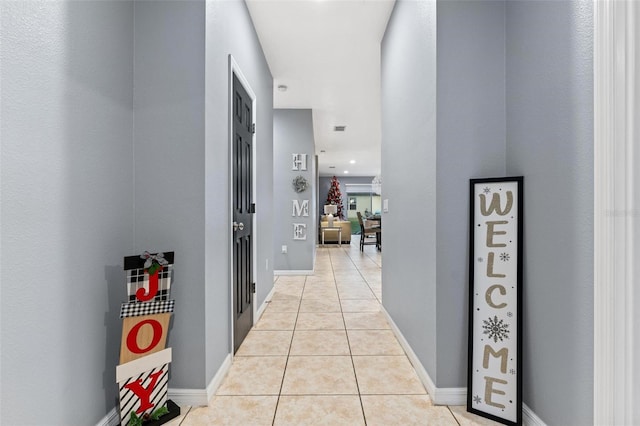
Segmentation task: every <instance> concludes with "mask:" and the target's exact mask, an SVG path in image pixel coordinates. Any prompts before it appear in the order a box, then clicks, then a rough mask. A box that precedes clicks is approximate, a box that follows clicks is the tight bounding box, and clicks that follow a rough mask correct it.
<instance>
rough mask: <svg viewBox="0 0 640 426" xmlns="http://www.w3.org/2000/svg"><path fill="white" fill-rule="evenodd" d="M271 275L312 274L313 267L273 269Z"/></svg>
mask: <svg viewBox="0 0 640 426" xmlns="http://www.w3.org/2000/svg"><path fill="white" fill-rule="evenodd" d="M273 275H313V269H300V270H297V271H296V270H290V269H287V270H283V271H273Z"/></svg>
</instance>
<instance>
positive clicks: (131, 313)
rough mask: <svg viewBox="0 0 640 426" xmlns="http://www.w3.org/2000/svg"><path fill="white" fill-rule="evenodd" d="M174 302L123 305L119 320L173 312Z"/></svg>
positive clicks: (159, 301)
mask: <svg viewBox="0 0 640 426" xmlns="http://www.w3.org/2000/svg"><path fill="white" fill-rule="evenodd" d="M175 302H176V301H175V300H157V301H154V302H144V303H123V304H122V306H121V308H120V318H129V317H139V316H142V315H154V314H165V313H167V312H173V307H174V305H175Z"/></svg>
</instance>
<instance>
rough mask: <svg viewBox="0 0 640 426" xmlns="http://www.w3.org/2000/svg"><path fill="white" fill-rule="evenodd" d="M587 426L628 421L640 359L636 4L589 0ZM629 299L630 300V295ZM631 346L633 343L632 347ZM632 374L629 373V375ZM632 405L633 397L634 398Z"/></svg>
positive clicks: (639, 10) (639, 25)
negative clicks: (590, 332)
mask: <svg viewBox="0 0 640 426" xmlns="http://www.w3.org/2000/svg"><path fill="white" fill-rule="evenodd" d="M593 7H594V342H593V343H594V345H593V346H594V352H593V358H594V375H593V382H594V401H593V402H594V408H593V410H594V411H593V418H594V424H609V425H624V424H632V423H633V421H634V419H633V417H634V415H635V413H634V399H636V400H637V399H638V398H640V395H634V382H635V378H636V377H639V376H638V371H634V356H636V357H637V356H640V353H638V352H640V351H639V350H638V348H639V346H638V344H639V343H640V330H638V329H635V330H634V324H633V323H634V311H637V310H638V309H639V308H640V303H639V302H638V300H640V299H638V298H637V297H638V296H637V295H636V296H634V282H637V281H638V277H639V276H640V268H638V267H637V266H635V265H634V256H638V253H639V252H640V238H639V235H640V234H639V233H638V230H639V229H640V227H639V226H638V218H639V217H640V210H639V208H640V202H639V198H640V197H638V195H637V194H639V191H640V172H639V171H638V170H636V168H637V166H636V161H634V159H638V154H639V153H638V151H637V146H638V145H635V146H634V140H635V141H638V135H639V134H640V126H638V125H637V123H636V125H635V127H634V119H635V120H636V121H637V118H638V115H639V114H640V95H638V93H639V92H638V89H639V88H638V86H637V85H638V84H640V82H638V81H634V79H633V77H632V76H634V75H637V73H638V72H640V63H639V62H640V53H639V48H640V44H638V42H637V40H638V37H639V34H640V6H639V5H637V4H636V2H635V1H633V0H632V1H620V0H594V1H593ZM634 297H635V299H634ZM634 346H635V348H634ZM634 376H636V377H634ZM635 402H637V401H635Z"/></svg>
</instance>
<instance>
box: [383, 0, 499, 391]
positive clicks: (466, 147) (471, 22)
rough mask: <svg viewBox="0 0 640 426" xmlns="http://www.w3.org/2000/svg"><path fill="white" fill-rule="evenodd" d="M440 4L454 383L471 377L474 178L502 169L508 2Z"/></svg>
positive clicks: (440, 170) (443, 276) (441, 320)
mask: <svg viewBox="0 0 640 426" xmlns="http://www.w3.org/2000/svg"><path fill="white" fill-rule="evenodd" d="M437 8H438V42H437V43H438V57H437V61H438V62H437V67H438V77H437V79H438V80H437V81H438V96H437V98H438V111H437V117H438V135H437V141H438V142H437V145H438V146H437V156H436V158H437V160H436V164H437V198H436V199H437V202H436V206H437V234H436V235H437V259H438V265H437V272H436V275H437V278H436V279H437V324H438V326H437V329H438V331H437V357H438V358H437V365H438V366H437V369H438V373H437V375H438V378H437V381H436V385H437V386H438V387H456V386H460V385H461V384H464V383H465V380H466V377H467V374H466V371H467V350H466V349H467V321H468V315H467V312H468V303H467V302H468V300H467V298H468V295H467V294H468V287H469V284H468V268H467V261H466V259H467V258H468V257H467V256H468V245H469V234H468V231H467V226H466V224H467V221H468V218H469V195H468V193H469V179H470V178H479V177H493V176H504V172H505V132H504V129H505V120H506V116H505V84H504V82H505V69H504V41H505V40H504V37H505V25H504V2H502V1H439V2H438V5H437ZM386 266H387V265H386V259H385V267H386Z"/></svg>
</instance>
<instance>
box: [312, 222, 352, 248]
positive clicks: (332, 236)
mask: <svg viewBox="0 0 640 426" xmlns="http://www.w3.org/2000/svg"><path fill="white" fill-rule="evenodd" d="M328 226H329V222H328V221H327V219H326V218H325V217H322V218H321V220H320V228H321V229H320V230H319V231H318V242H319V243H320V244H322V228H326V227H328ZM333 226H334V227H340V228H342V244H351V222H349V221H348V220H337V219H334V221H333ZM324 242H325V243H337V242H338V231H337V230H329V231H324Z"/></svg>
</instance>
